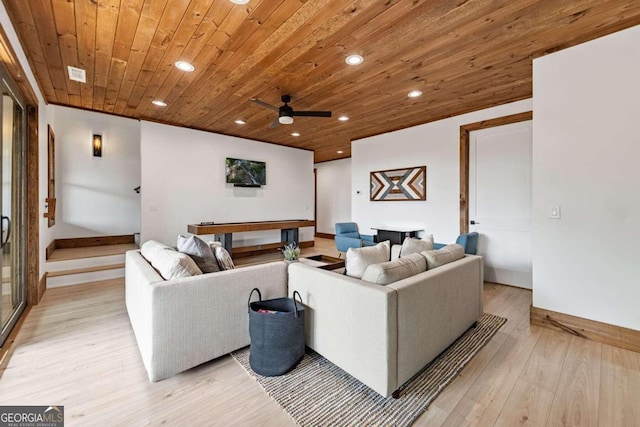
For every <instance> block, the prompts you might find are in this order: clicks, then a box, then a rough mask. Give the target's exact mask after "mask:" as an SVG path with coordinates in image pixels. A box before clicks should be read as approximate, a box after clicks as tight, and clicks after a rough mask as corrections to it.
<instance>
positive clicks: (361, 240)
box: [335, 222, 376, 252]
mask: <svg viewBox="0 0 640 427" xmlns="http://www.w3.org/2000/svg"><path fill="white" fill-rule="evenodd" d="M335 240H336V247H337V248H338V252H347V249H349V248H361V247H363V246H373V245H375V244H376V243H375V242H374V241H373V236H369V235H366V234H360V233H359V232H358V224H356V223H355V222H337V223H336V239H335Z"/></svg>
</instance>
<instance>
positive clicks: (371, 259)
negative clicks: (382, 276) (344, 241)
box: [345, 240, 391, 279]
mask: <svg viewBox="0 0 640 427" xmlns="http://www.w3.org/2000/svg"><path fill="white" fill-rule="evenodd" d="M390 256H391V242H389V241H388V240H387V241H385V242H382V243H378V244H377V245H375V246H365V247H363V248H349V249H348V250H347V255H346V257H345V265H346V269H347V276H351V277H356V278H358V279H360V278H361V277H362V275H363V274H364V271H365V270H366V269H367V267H368V266H369V265H370V264H378V263H381V262H387V261H389V257H390Z"/></svg>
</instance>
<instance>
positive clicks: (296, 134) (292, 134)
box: [291, 132, 300, 136]
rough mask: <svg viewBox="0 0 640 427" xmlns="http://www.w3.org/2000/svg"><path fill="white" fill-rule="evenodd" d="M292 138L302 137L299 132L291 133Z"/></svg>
mask: <svg viewBox="0 0 640 427" xmlns="http://www.w3.org/2000/svg"><path fill="white" fill-rule="evenodd" d="M291 136H300V133H298V132H291Z"/></svg>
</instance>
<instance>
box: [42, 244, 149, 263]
mask: <svg viewBox="0 0 640 427" xmlns="http://www.w3.org/2000/svg"><path fill="white" fill-rule="evenodd" d="M134 249H138V246H136V245H135V244H134V243H124V244H116V245H104V246H91V247H84V248H64V249H55V250H54V251H53V252H52V253H51V256H50V257H49V258H48V259H47V261H63V260H71V259H80V258H94V257H101V256H108V255H120V254H124V253H125V252H127V251H131V250H134Z"/></svg>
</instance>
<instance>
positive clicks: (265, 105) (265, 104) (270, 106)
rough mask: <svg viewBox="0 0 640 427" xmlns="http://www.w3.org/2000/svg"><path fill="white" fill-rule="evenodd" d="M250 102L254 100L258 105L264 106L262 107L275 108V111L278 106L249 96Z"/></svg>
mask: <svg viewBox="0 0 640 427" xmlns="http://www.w3.org/2000/svg"><path fill="white" fill-rule="evenodd" d="M251 102H255V103H256V104H258V105H260V106H262V107H264V108H269V109H270V110H276V111H278V107H274V106H273V105H271V104H267V103H266V102H264V101H260V100H259V99H258V98H251Z"/></svg>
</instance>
